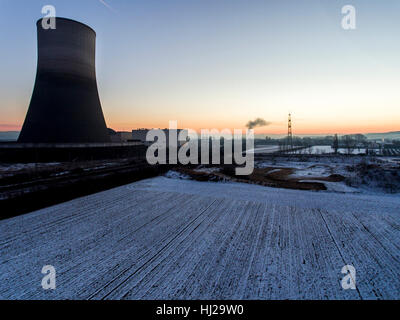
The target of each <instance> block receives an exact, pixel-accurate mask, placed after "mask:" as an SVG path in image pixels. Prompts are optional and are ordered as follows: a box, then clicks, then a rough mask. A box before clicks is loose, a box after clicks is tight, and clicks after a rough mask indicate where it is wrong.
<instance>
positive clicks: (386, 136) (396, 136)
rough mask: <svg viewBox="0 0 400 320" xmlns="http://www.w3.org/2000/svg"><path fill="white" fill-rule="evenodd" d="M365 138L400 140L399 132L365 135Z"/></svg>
mask: <svg viewBox="0 0 400 320" xmlns="http://www.w3.org/2000/svg"><path fill="white" fill-rule="evenodd" d="M366 136H367V137H368V139H400V131H390V132H382V133H367V134H366Z"/></svg>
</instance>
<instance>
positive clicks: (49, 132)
mask: <svg viewBox="0 0 400 320" xmlns="http://www.w3.org/2000/svg"><path fill="white" fill-rule="evenodd" d="M37 35H38V63H37V73H36V80H35V86H34V90H33V94H32V98H31V102H30V105H29V109H28V113H27V115H26V118H25V122H24V125H23V127H22V131H21V133H20V136H19V139H18V142H32V143H94V142H110V138H109V136H108V133H107V127H106V123H105V120H104V116H103V111H102V109H101V104H100V99H99V95H98V91H97V82H96V68H95V50H96V48H95V47H96V33H95V32H94V30H93V29H91V28H90V27H88V26H86V25H84V24H82V23H80V22H77V21H73V20H70V19H65V18H56V29H44V28H42V19H40V20H39V21H38V22H37Z"/></svg>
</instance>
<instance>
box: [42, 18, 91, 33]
mask: <svg viewBox="0 0 400 320" xmlns="http://www.w3.org/2000/svg"><path fill="white" fill-rule="evenodd" d="M43 19H44V18H41V19H39V20H38V21H37V22H36V25H37V26H39V24H41V23H42V20H43ZM57 20H63V21H68V22H73V23H77V24H80V25H81V26H84V27H85V28H87V29H89V30H90V31H92V32H93V33H94V35H95V36H96V31H94V29H93V28H91V27H89V26H88V25H87V24H84V23H83V22H79V21H76V20H73V19H69V18H63V17H56V21H57Z"/></svg>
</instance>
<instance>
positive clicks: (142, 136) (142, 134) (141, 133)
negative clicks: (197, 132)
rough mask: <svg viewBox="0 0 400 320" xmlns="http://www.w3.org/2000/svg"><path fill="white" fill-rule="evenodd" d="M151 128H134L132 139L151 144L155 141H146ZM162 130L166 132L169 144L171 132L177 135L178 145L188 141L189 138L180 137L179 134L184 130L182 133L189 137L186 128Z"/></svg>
mask: <svg viewBox="0 0 400 320" xmlns="http://www.w3.org/2000/svg"><path fill="white" fill-rule="evenodd" d="M150 130H151V129H135V130H132V141H135V142H142V143H143V144H145V145H150V144H152V143H154V142H152V141H146V135H147V133H148V132H149V131H150ZM161 130H162V131H164V133H165V137H166V143H167V146H168V145H169V135H170V133H171V134H172V135H174V136H176V137H177V139H178V141H177V145H178V146H181V145H183V144H184V143H186V142H187V141H188V139H187V138H185V139H179V135H180V134H181V133H182V132H183V133H182V135H183V136H185V137H187V135H188V131H187V130H186V129H161Z"/></svg>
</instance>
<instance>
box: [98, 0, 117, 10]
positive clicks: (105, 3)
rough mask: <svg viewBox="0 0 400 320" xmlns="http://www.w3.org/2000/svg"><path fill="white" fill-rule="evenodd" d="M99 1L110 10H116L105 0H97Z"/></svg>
mask: <svg viewBox="0 0 400 320" xmlns="http://www.w3.org/2000/svg"><path fill="white" fill-rule="evenodd" d="M99 2H100V3H101V4H103V5H104V6H105V7H106V8H108V9H109V10H111V11H112V12H117V11H116V10H115V9H114V8H113V7H111V6H110V5H109V4H108V3H107V2H105V1H104V0H99Z"/></svg>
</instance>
